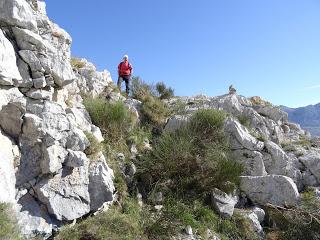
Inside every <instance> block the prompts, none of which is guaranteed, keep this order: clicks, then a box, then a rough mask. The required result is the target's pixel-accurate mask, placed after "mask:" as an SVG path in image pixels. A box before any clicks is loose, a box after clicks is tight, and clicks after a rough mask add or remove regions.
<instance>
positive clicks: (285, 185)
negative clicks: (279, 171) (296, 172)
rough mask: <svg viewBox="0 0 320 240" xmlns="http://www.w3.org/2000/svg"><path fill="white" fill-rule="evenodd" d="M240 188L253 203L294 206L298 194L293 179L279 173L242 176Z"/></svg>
mask: <svg viewBox="0 0 320 240" xmlns="http://www.w3.org/2000/svg"><path fill="white" fill-rule="evenodd" d="M240 189H241V190H242V191H243V192H245V193H246V195H247V196H248V198H249V199H251V200H252V201H253V202H254V203H257V204H261V205H265V204H267V203H270V204H274V205H279V206H296V205H297V204H298V202H299V199H300V195H299V192H298V189H297V186H296V184H295V183H294V182H293V180H292V179H291V178H289V177H286V176H281V175H268V176H254V177H252V176H243V177H241V184H240Z"/></svg>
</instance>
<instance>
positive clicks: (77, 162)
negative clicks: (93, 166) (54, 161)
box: [65, 149, 89, 168]
mask: <svg viewBox="0 0 320 240" xmlns="http://www.w3.org/2000/svg"><path fill="white" fill-rule="evenodd" d="M88 162H89V159H88V158H87V156H86V154H85V153H84V152H80V151H72V150H70V149H68V158H67V160H66V163H65V164H66V166H68V167H72V168H76V167H81V166H84V165H86V164H88Z"/></svg>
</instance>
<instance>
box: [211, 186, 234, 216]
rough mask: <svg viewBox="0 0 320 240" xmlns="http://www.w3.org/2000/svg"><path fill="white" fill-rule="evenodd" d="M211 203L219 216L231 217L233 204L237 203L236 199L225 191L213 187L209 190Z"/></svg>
mask: <svg viewBox="0 0 320 240" xmlns="http://www.w3.org/2000/svg"><path fill="white" fill-rule="evenodd" d="M211 204H212V206H213V207H214V209H215V210H216V211H217V212H218V213H219V215H220V216H222V217H224V218H231V217H232V215H233V211H234V206H235V205H236V204H237V200H236V199H235V198H233V197H231V196H229V195H228V194H226V193H225V192H223V191H221V190H219V189H217V188H214V189H213V190H212V192H211Z"/></svg>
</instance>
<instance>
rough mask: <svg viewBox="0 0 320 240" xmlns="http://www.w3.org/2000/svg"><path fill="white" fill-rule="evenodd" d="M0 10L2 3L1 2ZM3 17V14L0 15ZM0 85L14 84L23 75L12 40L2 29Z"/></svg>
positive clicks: (0, 34)
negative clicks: (18, 65) (19, 68)
mask: <svg viewBox="0 0 320 240" xmlns="http://www.w3.org/2000/svg"><path fill="white" fill-rule="evenodd" d="M0 12H1V15H2V11H1V3H0ZM0 19H1V16H0ZM0 49H1V51H0V85H13V82H14V81H18V80H21V79H22V77H21V75H20V72H19V70H18V67H17V64H16V61H17V60H16V55H15V52H14V48H13V46H12V44H11V43H10V41H9V40H8V39H7V38H6V37H5V35H4V34H3V31H2V30H1V29H0Z"/></svg>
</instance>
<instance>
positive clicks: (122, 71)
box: [118, 55, 132, 97]
mask: <svg viewBox="0 0 320 240" xmlns="http://www.w3.org/2000/svg"><path fill="white" fill-rule="evenodd" d="M128 60H129V57H128V55H124V56H123V61H122V62H121V63H120V64H119V66H118V75H119V77H118V88H119V91H120V92H121V83H122V81H125V82H126V96H127V97H128V95H129V83H130V78H131V73H132V67H131V64H130V63H129V61H128Z"/></svg>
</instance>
